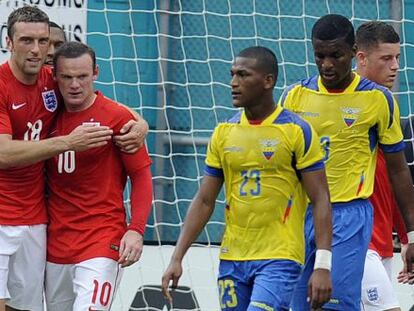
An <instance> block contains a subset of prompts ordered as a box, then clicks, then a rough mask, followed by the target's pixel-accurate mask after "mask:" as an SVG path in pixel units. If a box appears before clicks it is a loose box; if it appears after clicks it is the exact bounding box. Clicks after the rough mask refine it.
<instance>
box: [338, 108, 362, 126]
mask: <svg viewBox="0 0 414 311" xmlns="http://www.w3.org/2000/svg"><path fill="white" fill-rule="evenodd" d="M341 110H342V117H343V119H344V121H345V124H346V125H347V126H348V127H350V126H352V125H353V124H354V123H355V121H356V120H357V119H358V117H359V112H360V111H361V109H360V108H350V107H342V108H341Z"/></svg>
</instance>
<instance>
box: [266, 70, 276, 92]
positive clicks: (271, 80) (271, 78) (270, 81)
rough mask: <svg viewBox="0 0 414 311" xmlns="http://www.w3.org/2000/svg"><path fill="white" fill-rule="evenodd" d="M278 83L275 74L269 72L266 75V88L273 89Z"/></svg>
mask: <svg viewBox="0 0 414 311" xmlns="http://www.w3.org/2000/svg"><path fill="white" fill-rule="evenodd" d="M275 85H276V79H275V75H274V74H271V73H268V74H266V75H265V85H264V87H265V89H267V90H268V89H273V88H274V87H275Z"/></svg>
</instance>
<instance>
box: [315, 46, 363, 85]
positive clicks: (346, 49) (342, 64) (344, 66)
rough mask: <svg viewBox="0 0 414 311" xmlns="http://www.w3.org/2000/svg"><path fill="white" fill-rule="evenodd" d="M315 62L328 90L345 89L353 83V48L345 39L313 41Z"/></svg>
mask: <svg viewBox="0 0 414 311" xmlns="http://www.w3.org/2000/svg"><path fill="white" fill-rule="evenodd" d="M312 45H313V50H314V55H315V62H316V65H317V66H318V70H319V74H320V76H321V79H322V83H323V85H324V86H325V87H326V88H327V89H344V88H346V87H347V86H348V85H349V84H350V83H351V82H352V58H353V57H354V56H355V48H351V47H350V46H349V45H348V44H347V43H346V42H345V40H344V39H343V38H340V39H335V40H319V39H313V40H312Z"/></svg>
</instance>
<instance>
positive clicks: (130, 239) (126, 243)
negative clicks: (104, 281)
mask: <svg viewBox="0 0 414 311" xmlns="http://www.w3.org/2000/svg"><path fill="white" fill-rule="evenodd" d="M143 244H144V239H143V237H142V235H141V234H139V233H138V232H136V231H134V230H128V231H127V232H126V233H125V234H124V236H123V237H122V240H121V243H120V245H119V259H118V263H120V264H121V267H127V266H130V265H132V264H134V263H136V262H137V261H138V260H139V258H140V257H141V254H142V248H143Z"/></svg>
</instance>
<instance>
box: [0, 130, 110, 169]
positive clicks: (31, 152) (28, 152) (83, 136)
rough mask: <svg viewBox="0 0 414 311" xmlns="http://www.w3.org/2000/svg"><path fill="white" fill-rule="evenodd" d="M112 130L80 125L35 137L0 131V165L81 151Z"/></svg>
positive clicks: (98, 143) (104, 140)
mask: <svg viewBox="0 0 414 311" xmlns="http://www.w3.org/2000/svg"><path fill="white" fill-rule="evenodd" d="M111 135H112V130H111V129H109V128H108V127H106V126H86V125H81V126H79V127H77V128H76V129H74V130H73V131H72V132H71V133H70V134H69V135H65V136H58V137H52V138H48V139H43V140H38V141H24V140H14V139H12V137H11V135H6V134H2V135H0V145H1V146H2V148H0V169H8V168H11V167H18V166H26V165H30V164H34V163H37V162H39V161H43V160H46V159H49V158H51V157H53V156H55V155H58V154H60V153H62V152H65V151H68V150H73V151H85V150H87V149H90V148H95V147H100V146H103V145H105V144H107V142H108V140H110V139H111V137H112V136H111Z"/></svg>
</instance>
